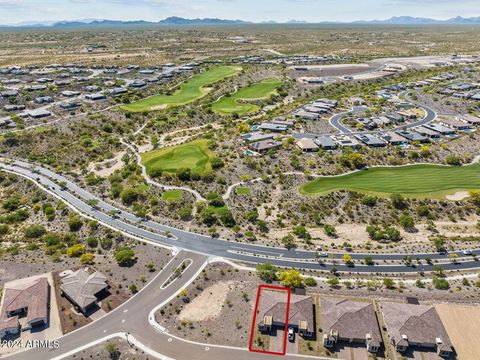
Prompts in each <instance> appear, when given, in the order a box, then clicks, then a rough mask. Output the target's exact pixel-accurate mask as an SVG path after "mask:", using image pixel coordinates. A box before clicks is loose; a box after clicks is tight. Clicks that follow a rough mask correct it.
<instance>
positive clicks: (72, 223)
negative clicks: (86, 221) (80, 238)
mask: <svg viewBox="0 0 480 360" xmlns="http://www.w3.org/2000/svg"><path fill="white" fill-rule="evenodd" d="M82 226H83V221H82V219H80V217H79V216H76V215H72V216H70V217H69V218H68V228H69V229H70V231H79V230H80V229H81V228H82Z"/></svg>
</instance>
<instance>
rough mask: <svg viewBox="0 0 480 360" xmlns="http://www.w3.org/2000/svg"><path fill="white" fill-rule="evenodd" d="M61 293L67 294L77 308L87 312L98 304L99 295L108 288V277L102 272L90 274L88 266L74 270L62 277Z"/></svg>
mask: <svg viewBox="0 0 480 360" xmlns="http://www.w3.org/2000/svg"><path fill="white" fill-rule="evenodd" d="M61 281H62V285H60V293H61V294H62V296H65V297H66V298H67V299H68V300H69V301H70V302H71V303H72V304H73V305H74V306H75V308H76V309H78V310H79V311H81V312H82V313H84V314H85V313H86V312H87V311H88V309H90V308H92V307H93V306H95V305H97V302H98V300H97V295H99V294H100V293H101V292H102V291H104V290H106V289H107V288H108V284H107V278H106V277H105V275H103V274H102V273H100V272H98V271H97V272H94V273H92V274H90V272H89V271H88V268H84V269H80V270H77V271H75V272H72V273H71V274H70V275H67V276H65V277H64V278H63V279H61Z"/></svg>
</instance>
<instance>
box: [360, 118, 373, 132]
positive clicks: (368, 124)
mask: <svg viewBox="0 0 480 360" xmlns="http://www.w3.org/2000/svg"><path fill="white" fill-rule="evenodd" d="M357 123H358V124H359V125H361V127H364V128H365V129H367V130H373V129H375V128H376V127H377V124H375V123H374V122H373V121H372V119H369V118H360V119H357Z"/></svg>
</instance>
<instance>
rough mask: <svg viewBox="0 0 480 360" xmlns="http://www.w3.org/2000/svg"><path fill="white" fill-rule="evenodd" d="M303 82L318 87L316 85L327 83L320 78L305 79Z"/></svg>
mask: <svg viewBox="0 0 480 360" xmlns="http://www.w3.org/2000/svg"><path fill="white" fill-rule="evenodd" d="M303 82H304V83H305V84H309V85H316V84H323V83H324V82H325V81H324V80H323V79H322V78H319V77H307V78H304V79H303Z"/></svg>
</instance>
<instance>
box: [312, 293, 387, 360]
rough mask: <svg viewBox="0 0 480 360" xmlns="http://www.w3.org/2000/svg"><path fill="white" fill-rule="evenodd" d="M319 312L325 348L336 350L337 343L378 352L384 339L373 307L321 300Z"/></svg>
mask: <svg viewBox="0 0 480 360" xmlns="http://www.w3.org/2000/svg"><path fill="white" fill-rule="evenodd" d="M320 310H321V313H322V325H321V327H322V331H323V334H324V335H323V345H324V346H325V347H333V346H334V345H335V344H336V343H337V342H338V341H345V342H349V343H360V344H365V346H366V347H367V350H368V351H369V352H372V353H375V352H377V351H378V350H379V348H380V346H381V344H382V335H381V333H380V327H379V325H378V320H377V315H376V313H375V308H374V306H373V303H371V302H367V301H365V302H360V301H351V300H346V299H337V298H322V299H321V300H320Z"/></svg>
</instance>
